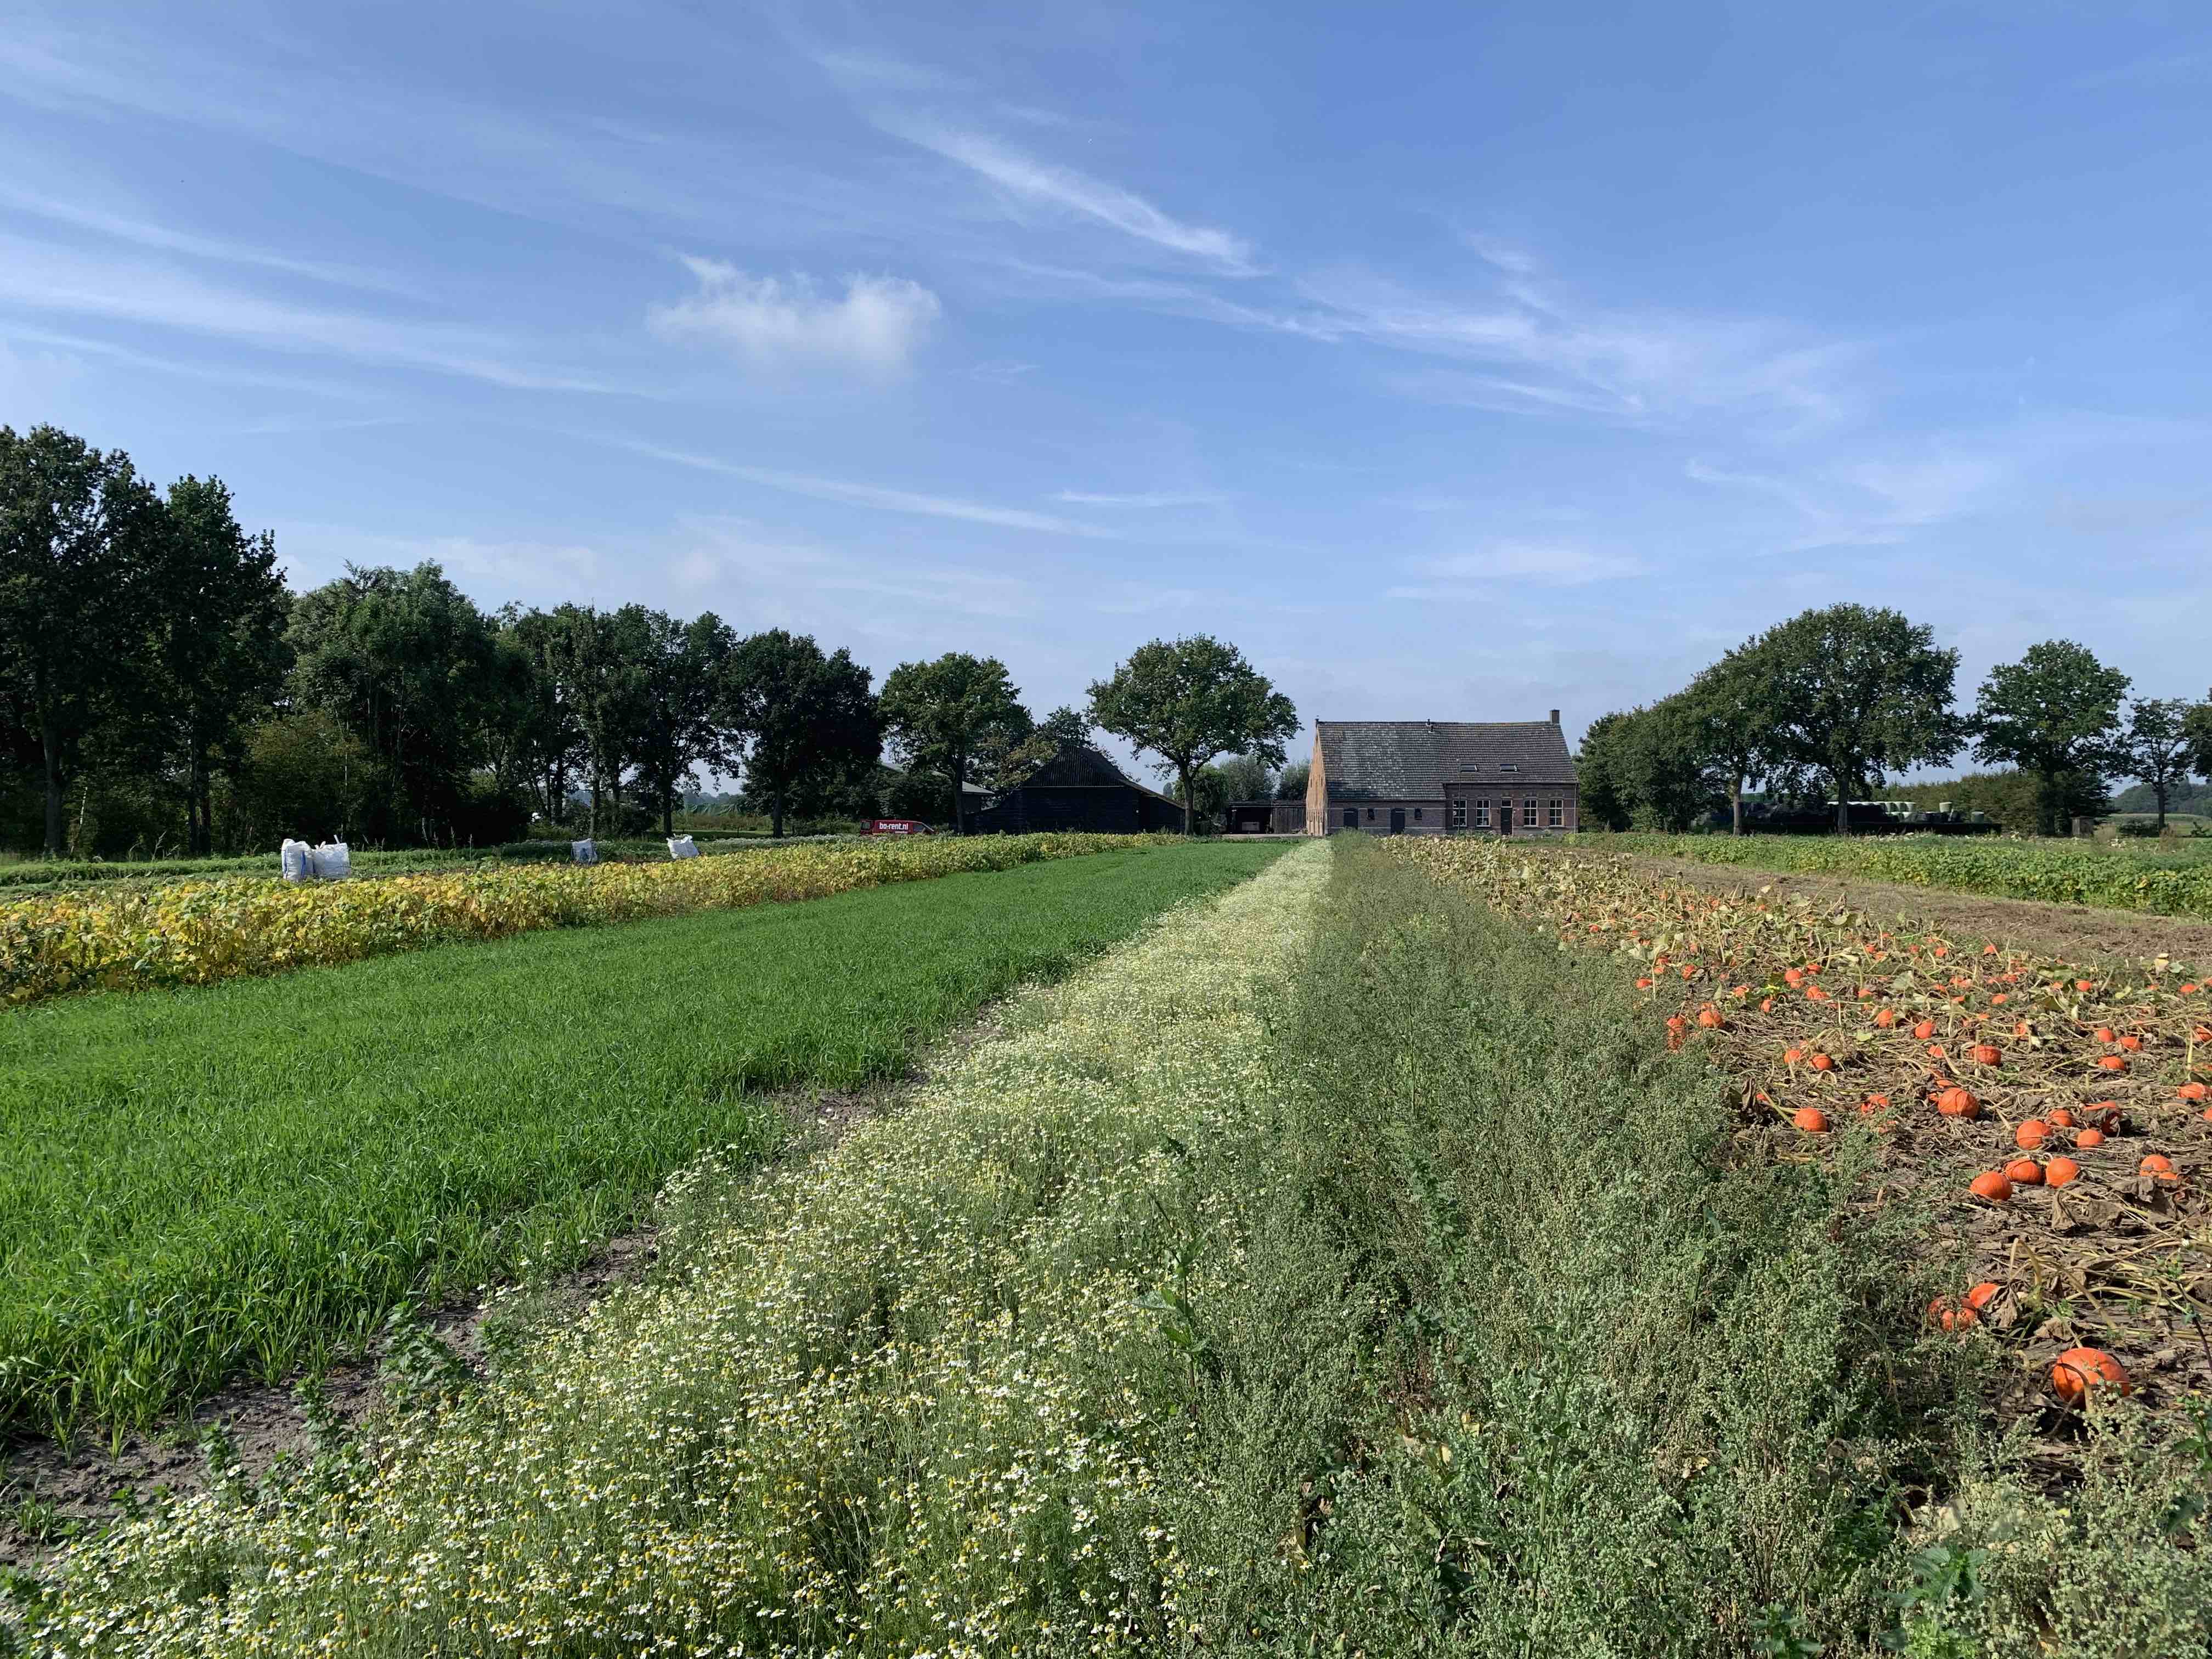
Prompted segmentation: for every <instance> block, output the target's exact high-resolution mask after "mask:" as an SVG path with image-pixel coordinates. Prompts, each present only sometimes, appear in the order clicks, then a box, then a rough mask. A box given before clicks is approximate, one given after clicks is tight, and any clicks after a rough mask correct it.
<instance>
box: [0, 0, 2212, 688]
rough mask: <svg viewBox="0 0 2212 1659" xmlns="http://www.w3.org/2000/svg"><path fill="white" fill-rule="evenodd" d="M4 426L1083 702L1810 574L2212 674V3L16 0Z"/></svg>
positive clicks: (1656, 677)
mask: <svg viewBox="0 0 2212 1659" xmlns="http://www.w3.org/2000/svg"><path fill="white" fill-rule="evenodd" d="M10 11H11V21H10V23H9V27H8V28H7V29H6V30H5V31H4V33H0V153H4V154H5V155H6V156H7V158H8V161H7V165H6V166H5V167H4V168H0V422H9V423H11V424H14V425H15V426H17V427H19V428H20V427H21V426H23V425H26V424H29V423H34V422H40V421H52V422H58V424H61V425H63V426H65V427H68V428H71V429H73V430H76V431H77V432H80V433H82V434H83V435H86V436H87V437H88V438H90V439H91V440H93V441H95V442H98V443H100V444H102V445H119V446H121V447H125V448H127V449H128V450H129V451H131V453H132V455H133V456H134V457H135V458H136V459H137V461H138V463H139V465H140V466H141V467H142V469H143V470H145V471H149V472H150V473H152V474H154V475H155V476H157V477H161V478H165V479H166V478H167V477H172V476H174V475H175V474H177V473H179V472H183V471H197V472H201V473H206V472H210V471H213V472H217V473H220V474H221V475H222V477H224V478H225V479H227V480H228V482H229V483H230V484H231V486H232V488H233V489H234V492H235V494H236V496H237V498H238V501H239V504H240V511H241V516H242V517H243V518H244V519H245V520H246V522H247V523H248V525H249V526H252V527H260V526H270V527H272V528H274V529H275V530H276V533H277V538H278V544H279V548H280V550H281V552H282V555H283V561H284V562H285V564H286V565H287V567H288V568H289V571H290V574H291V578H292V580H293V582H294V584H295V586H307V585H311V584H313V583H314V582H317V581H319V580H326V579H327V578H329V577H330V576H331V575H333V574H337V572H338V570H339V569H340V568H342V566H343V564H344V563H345V562H347V561H349V560H350V561H354V562H376V563H402V564H405V563H412V562H416V561H417V560H420V559H423V558H435V559H437V560H440V561H441V562H443V563H444V564H445V565H446V567H447V569H448V571H449V572H450V573H451V574H453V576H454V577H455V578H456V580H459V582H460V583H461V584H462V585H463V586H465V588H467V589H468V590H469V591H470V592H471V593H473V594H474V595H475V596H476V597H477V599H479V600H480V601H481V602H482V603H483V604H485V605H498V604H501V603H503V602H505V601H507V600H509V599H519V600H522V601H525V602H527V603H535V604H550V603H554V602H557V601H559V600H562V599H580V600H586V601H593V602H599V603H603V604H614V603H620V602H623V601H626V600H629V599H639V600H643V601H645V602H647V603H650V604H653V605H660V606H663V607H665V608H668V609H671V610H674V611H682V612H685V613H690V612H695V611H699V610H702V609H713V610H714V611H718V612H720V614H721V615H722V616H723V617H725V618H726V619H727V620H728V621H729V622H731V623H732V624H733V625H734V626H736V627H737V628H738V629H740V630H750V629H754V628H758V627H765V626H769V625H781V626H785V627H790V628H794V629H804V630H806V631H810V632H812V633H814V634H816V635H817V636H819V637H820V638H822V639H823V641H824V642H825V644H827V643H838V644H846V645H849V646H850V647H853V649H854V654H855V655H856V656H857V657H859V658H860V660H862V661H864V662H866V663H868V664H869V665H871V666H872V667H873V668H875V669H876V671H878V674H880V673H882V672H883V671H885V670H887V669H889V668H890V666H891V665H894V664H895V663H896V662H899V661H901V660H903V659H909V658H913V657H917V656H923V655H933V654H935V653H939V652H941V651H945V650H949V649H956V648H957V649H966V650H971V651H976V652H984V653H993V654H996V655H998V656H1000V657H1001V658H1003V659H1005V660H1006V663H1007V664H1008V665H1009V666H1010V667H1011V668H1012V671H1013V674H1014V677H1015V678H1016V680H1017V681H1018V684H1020V685H1021V686H1022V688H1023V690H1024V693H1025V694H1026V696H1028V697H1029V699H1030V702H1032V704H1033V706H1034V707H1036V708H1037V709H1038V710H1039V711H1040V712H1042V710H1043V709H1044V708H1048V707H1049V706H1051V705H1052V704H1054V703H1057V702H1064V701H1072V700H1078V699H1079V697H1080V695H1081V692H1082V690H1083V688H1084V686H1085V684H1086V683H1087V682H1088V681H1090V680H1091V679H1092V678H1097V677H1099V676H1101V675H1103V673H1104V672H1106V671H1109V669H1110V668H1111V666H1112V665H1113V664H1114V662H1115V660H1116V659H1118V658H1119V657H1121V655H1123V654H1126V653H1127V651H1128V650H1129V649H1130V648H1131V647H1133V646H1135V645H1138V644H1140V643H1142V642H1143V641H1146V640H1147V639H1150V638H1152V637H1155V636H1158V635H1173V634H1178V633H1185V632H1189V631H1193V630H1200V629H1203V630H1206V631H1210V632H1214V633H1218V634H1219V635H1223V636H1225V637H1227V638H1230V639H1232V640H1234V641H1237V643H1239V644H1240V645H1242V646H1243V647H1244V648H1245V650H1246V651H1247V652H1248V653H1249V654H1250V655H1251V656H1252V657H1253V658H1254V659H1255V660H1256V661H1257V662H1258V663H1259V664H1260V665H1261V666H1262V667H1263V668H1264V669H1265V670H1266V671H1267V672H1269V673H1270V674H1271V675H1273V677H1274V678H1275V679H1276V681H1277V683H1278V684H1279V685H1280V686H1281V687H1282V688H1283V689H1284V690H1287V691H1288V692H1289V693H1290V694H1291V696H1292V697H1293V699H1294V700H1295V701H1296V702H1297V705H1298V708H1299V709H1300V711H1301V713H1302V714H1305V715H1307V716H1309V717H1316V716H1318V717H1321V718H1344V719H1349V718H1385V717H1415V716H1430V717H1435V718H1444V719H1474V720H1483V719H1525V718H1539V719H1541V717H1542V715H1543V714H1544V712H1545V710H1547V708H1552V707H1554V706H1557V707H1559V708H1562V709H1564V710H1565V719H1566V722H1567V724H1568V726H1569V727H1570V730H1571V732H1578V731H1579V729H1580V727H1581V726H1583V725H1584V724H1586V723H1587V722H1588V721H1589V720H1591V719H1593V718H1595V716H1596V715H1598V714H1602V713H1604V712H1605V711H1606V710H1607V709H1609V708H1616V707H1620V706H1624V705H1626V704H1628V703H1631V702H1638V701H1642V700H1645V699H1648V698H1650V697H1652V696H1658V695H1662V694H1664V693H1665V692H1667V691H1668V690H1673V689H1674V688H1675V687H1676V686H1677V685H1679V684H1680V683H1681V682H1682V680H1683V679H1684V678H1686V676H1687V675H1688V674H1689V673H1690V672H1692V671H1694V670H1695V669H1696V668H1698V667H1699V666H1700V665H1703V664H1704V663H1705V662H1706V661H1707V660H1710V659H1711V658H1712V657H1713V656H1715V655H1717V653H1719V652H1720V651H1722V650H1723V649H1725V648H1726V647H1729V646H1730V645H1733V644H1735V643H1736V642H1737V641H1739V640H1741V638H1743V637H1744V636H1746V635H1748V634H1750V633H1753V632H1754V631H1756V630H1757V629H1760V628H1762V627H1764V626H1765V625H1767V624H1768V623H1772V622H1775V621H1778V620H1779V619H1780V618H1782V617H1784V616H1787V615H1789V614H1790V613H1792V612H1794V611H1797V610H1799V609H1802V608H1803V607H1805V606H1808V605H1819V604H1826V603H1830V602H1832V601H1835V600H1838V599H1857V600H1861V601H1865V602H1869V603H1881V604H1888V605H1896V606H1898V607H1899V608H1900V609H1902V610H1904V611H1906V612H1907V613H1908V614H1910V615H1911V616H1912V617H1915V618H1916V619H1917V620H1920V621H1923V622H1926V623H1930V624H1932V625H1933V626H1934V627H1935V629H1936V633H1937V635H1938V637H1939V638H1940V639H1941V640H1942V641H1944V642H1945V643H1948V644H1952V645H1955V646H1957V647H1959V648H1960V650H1961V652H1962V653H1963V654H1964V659H1965V660H1964V667H1963V670H1962V672H1961V676H1960V679H1961V690H1962V693H1963V694H1964V696H1965V697H1966V700H1968V701H1971V698H1972V689H1973V687H1974V685H1975V684H1978V681H1979V679H1980V678H1981V675H1982V674H1983V673H1984V671H1986V670H1987V668H1988V667H1989V666H1990V665H1991V664H1992V663H1995V662H1997V661H2002V660H2005V659H2008V658H2009V657H2011V656H2014V655H2016V654H2017V653H2019V651H2020V650H2021V648H2023V647H2026V646H2027V645H2028V644H2030V643H2032V642H2033V641H2037V640H2039V639H2044V638H2048V637H2051V636H2054V635H2066V636H2070V637H2073V638H2075V639H2078V640H2080V641H2082V642H2083V643H2085V644H2087V645H2089V646H2090V647H2093V649H2095V650H2096V651H2098V652H2099V653H2100V654H2101V655H2103V656H2104V657H2106V659H2108V660H2110V661H2113V662H2115V663H2117V664H2118V665H2120V666H2121V667H2123V668H2124V669H2126V670H2127V671H2129V672H2130V673H2131V674H2133V675H2134V676H2135V677H2136V681H2137V685H2138V689H2139V690H2141V691H2142V692H2143V693H2145V694H2146V695H2159V696H2178V695H2185V694H2186V695H2200V694H2202V693H2203V691H2204V690H2205V689H2206V686H2207V684H2212V665H2208V663H2207V652H2206V648H2205V641H2206V640H2207V638H2208V635H2212V587H2209V586H2208V579H2207V571H2208V569H2212V557H2208V555H2212V465H2208V463H2212V374H2208V373H2207V370H2208V368H2212V311H2208V297H2207V280H2208V278H2207V272H2208V270H2212V260H2209V259H2208V257H2207V255H2208V252H2212V250H2208V246H2207V242H2208V232H2207V225H2208V206H2212V203H2209V202H2208V190H2207V181H2208V180H2212V14H2208V13H2207V12H2206V11H2205V9H2203V7H2202V6H2200V5H2195V4H2175V5H2135V4H2128V3H2123V0H2106V3H2095V4H2081V5H2070V4H2062V3H2038V0H2007V3H2003V4H1998V3H1994V0H1992V3H1987V4H1983V3H1952V4H1945V3H1923V4H1915V5H1911V6H1893V7H1873V8H1856V7H1845V8H1814V7H1808V6H1794V5H1783V6H1775V5H1771V4H1744V5H1716V4H1699V3H1693V0H1674V3H1666V4H1650V5H1614V6H1596V5H1588V6H1575V5H1562V4H1559V3H1557V0H1553V3H1546V4H1528V5H1518V4H1515V5H1488V6H1481V7H1468V6H1460V5H1432V6H1380V7H1362V8H1349V7H1342V6H1292V7H1286V6H1284V5H1280V4H1276V5H1269V6H1265V7H1261V6H1256V5H1255V6H1249V7H1224V6H1214V7H1194V6H1191V5H1188V4H1182V5H1163V6H1158V7H1151V8H1139V7H1115V8H1098V9H1094V8H1091V7H1087V6H1085V5H1082V4H1079V3H1076V4H1060V5H1054V6H1046V7H1038V6H1032V5H1024V6H1017V7H1008V8H1005V9H992V8H990V7H988V6H983V5H975V4H963V5H960V6H947V7H942V8H935V9H933V8H927V7H918V6H902V7H896V8H863V7H846V6H840V5H836V4H810V5H805V6H790V7H763V8H746V7H743V6H736V5H700V6H696V7H683V6H662V5H655V4H652V3H631V4H626V5H624V6H623V7H620V8H610V7H601V6H593V7H571V6H562V5H557V4H556V5H536V6H531V7H527V8H525V7H513V8H508V7H504V6H500V5H495V4H489V3H482V0H471V3H467V4H463V5H454V4H450V3H448V4H446V5H441V6H436V7H431V6H410V5H379V6H375V7H368V6H349V7H340V6H308V7H301V6H283V7H276V6H270V7H260V6H240V7H236V8H217V7H191V8H184V7H177V6H173V5H148V6H144V7H132V6H115V5H100V4H87V3H76V4H72V5H68V6H56V7H52V8H51V9H46V10H41V9H40V8H39V7H38V6H37V5H35V4H33V5H32V6H29V7H24V6H21V5H18V6H16V7H12V8H11V9H10Z"/></svg>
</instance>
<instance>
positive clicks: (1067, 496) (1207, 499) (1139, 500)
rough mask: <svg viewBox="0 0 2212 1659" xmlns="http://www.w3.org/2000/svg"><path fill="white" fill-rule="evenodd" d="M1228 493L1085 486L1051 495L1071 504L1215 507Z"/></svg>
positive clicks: (1088, 505) (1224, 499) (1092, 505)
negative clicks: (1118, 491)
mask: <svg viewBox="0 0 2212 1659" xmlns="http://www.w3.org/2000/svg"><path fill="white" fill-rule="evenodd" d="M1228 499H1229V497H1228V496H1226V495H1222V494H1220V493H1219V492H1218V491H1215V490H1193V489H1150V490H1142V491H1139V492H1138V493H1137V494H1135V495H1101V494H1098V493H1097V492H1095V491H1091V490H1087V489H1063V490H1060V491H1059V492H1058V493H1057V494H1055V495H1054V496H1053V500H1054V501H1065V502H1066V503H1067V504H1068V505H1069V506H1070V507H1218V506H1219V505H1220V504H1221V503H1222V502H1224V501H1227V500H1228Z"/></svg>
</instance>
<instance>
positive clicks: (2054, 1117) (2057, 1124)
mask: <svg viewBox="0 0 2212 1659" xmlns="http://www.w3.org/2000/svg"><path fill="white" fill-rule="evenodd" d="M2051 1127H2052V1128H2054V1129H2070V1128H2072V1127H2074V1114H2073V1113H2071V1112H2069V1111H2068V1110H2067V1109H2065V1108H2064V1107H2063V1106H2061V1107H2060V1108H2059V1109H2057V1111H2055V1112H2053V1113H2052V1114H2051Z"/></svg>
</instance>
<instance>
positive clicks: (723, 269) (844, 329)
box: [647, 258, 945, 374]
mask: <svg viewBox="0 0 2212 1659" xmlns="http://www.w3.org/2000/svg"><path fill="white" fill-rule="evenodd" d="M684 265H685V267H686V268H687V269H688V270H690V272H691V275H692V276H693V277H694V278H696V281H697V283H698V285H699V286H698V291H697V292H696V293H695V294H693V295H690V297H689V298H688V299H684V300H678V301H675V302H673V303H671V304H669V305H660V306H654V307H653V308H652V309H651V311H650V312H649V313H647V320H648V322H649V323H650V324H651V325H652V328H653V332H654V333H656V334H658V335H659V336H660V337H662V338H663V339H666V340H678V341H684V342H687V343H697V342H705V343H709V344H713V345H719V346H720V347H722V348H723V349H726V350H728V351H731V352H732V353H734V354H735V355H737V356H740V357H743V358H744V359H745V360H746V361H747V362H753V363H756V364H761V365H764V366H772V367H799V366H805V365H807V364H825V363H826V364H836V365H842V366H844V367H847V368H855V369H860V370H862V371H865V372H866V373H869V374H895V373H896V372H898V371H899V370H901V369H903V368H905V367H906V366H907V364H908V362H909V361H910V360H911V359H912V358H913V356H914V354H915V350H916V349H919V348H920V346H921V343H922V342H923V341H924V340H925V339H927V337H928V335H929V331H930V330H931V329H932V328H933V327H934V326H935V325H936V323H937V319H938V318H939V316H940V315H942V314H943V312H944V309H945V307H943V306H942V305H941V304H940V303H939V301H938V298H937V296H936V295H934V294H932V293H931V292H930V291H929V290H928V289H926V288H924V287H922V286H921V283H914V282H908V280H907V279H906V278H904V277H902V276H860V275H854V276H848V277H847V278H846V279H845V293H844V296H843V297H842V299H841V298H838V297H836V295H831V294H827V293H824V292H823V291H822V289H820V288H819V287H818V286H817V283H815V281H814V279H813V278H812V277H811V276H804V275H799V276H791V277H789V278H784V277H779V276H752V275H750V273H749V272H746V271H743V270H738V268H737V267H736V266H735V265H732V264H724V263H723V262H722V261H721V260H719V259H698V258H685V259H684Z"/></svg>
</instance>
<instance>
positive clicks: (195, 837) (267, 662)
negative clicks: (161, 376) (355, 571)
mask: <svg viewBox="0 0 2212 1659" xmlns="http://www.w3.org/2000/svg"><path fill="white" fill-rule="evenodd" d="M150 551H151V553H152V558H151V559H150V561H149V567H148V568H147V570H146V572H145V580H146V584H147V590H146V591H147V599H148V603H147V605H146V609H145V624H146V644H145V652H146V659H147V661H146V673H145V676H144V680H143V684H144V695H143V696H139V697H137V698H136V699H134V702H135V703H136V707H135V708H134V709H133V710H132V718H131V720H129V721H128V723H127V724H128V726H129V727H130V732H129V738H130V747H131V750H133V751H135V752H136V753H137V754H138V755H142V756H143V757H144V758H145V759H146V760H147V761H148V762H149V763H150V765H149V771H150V772H151V773H152V774H153V775H154V776H155V777H156V778H157V779H159V780H161V781H162V783H163V785H164V787H166V788H167V790H168V791H169V792H170V793H173V794H174V795H175V796H177V797H179V798H180V799H181V800H182V802H183V805H184V807H185V842H186V846H187V848H189V850H190V851H191V852H193V853H196V854H205V853H208V852H210V851H211V850H212V849H213V845H214V836H215V783H216V779H217V778H218V777H219V776H224V775H229V774H232V773H234V772H235V771H236V769H237V768H238V766H239V765H240V763H242V762H243V761H244V759H245V757H246V732H247V731H248V729H249V728H250V727H251V726H252V724H253V723H254V722H255V721H257V720H262V719H265V718H266V717H267V716H268V715H269V714H270V713H271V712H272V711H273V709H274V708H275V705H276V696H277V693H278V692H279V691H280V690H282V689H283V683H284V674H285V671H286V670H287V669H288V668H289V666H290V661H291V653H290V652H289V648H288V647H286V645H285V643H284V629H285V624H286V623H287V621H288V620H289V612H290V609H291V595H290V594H289V592H286V591H285V587H284V574H283V571H281V570H279V569H278V568H276V538H275V537H274V536H272V535H271V534H270V532H267V531H263V532H261V533H260V534H259V535H256V536H249V535H248V534H246V532H245V531H244V530H243V529H241V528H240V526H239V522H238V519H237V516H236V514H235V513H234V512H233V510H232V507H231V500H230V491H229V490H228V489H227V488H225V487H224V484H223V483H222V479H220V478H213V477H210V478H206V479H201V478H197V477H183V478H179V479H178V480H177V482H176V483H173V484H171V485H170V486H169V495H168V501H167V506H166V508H165V511H164V513H163V514H162V516H161V522H160V525H159V533H158V534H156V535H155V537H153V538H151V547H150Z"/></svg>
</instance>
